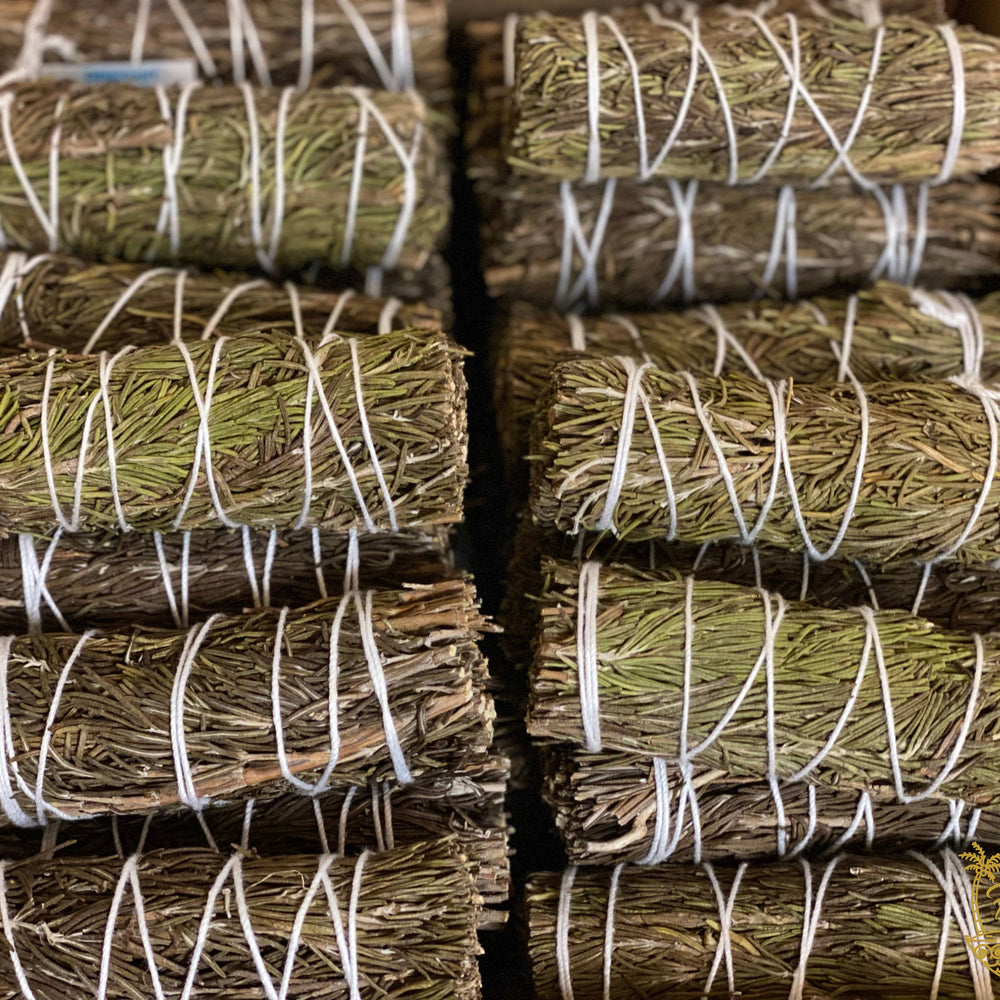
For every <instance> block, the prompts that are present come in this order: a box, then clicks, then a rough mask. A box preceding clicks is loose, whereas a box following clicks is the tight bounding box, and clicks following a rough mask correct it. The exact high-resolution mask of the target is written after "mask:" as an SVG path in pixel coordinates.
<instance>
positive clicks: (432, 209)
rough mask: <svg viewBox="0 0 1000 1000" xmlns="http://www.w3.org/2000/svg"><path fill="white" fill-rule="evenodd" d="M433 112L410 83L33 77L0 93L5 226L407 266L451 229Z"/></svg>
mask: <svg viewBox="0 0 1000 1000" xmlns="http://www.w3.org/2000/svg"><path fill="white" fill-rule="evenodd" d="M432 118H433V115H432V114H431V113H429V112H428V111H427V109H426V107H425V106H424V104H423V102H422V101H421V99H420V98H419V97H417V96H416V94H415V93H413V92H407V93H406V94H399V95H396V94H389V93H383V92H377V91H366V90H364V89H360V88H354V89H325V88H318V89H313V90H308V91H304V92H301V93H296V92H295V91H294V90H293V89H292V88H286V89H284V90H277V89H262V90H256V91H255V90H253V89H252V88H250V86H249V85H244V86H243V87H200V86H197V85H189V86H185V87H183V88H181V89H179V90H175V91H171V92H170V94H169V96H168V95H167V92H166V91H164V90H162V89H155V90H148V89H143V88H137V87H127V86H122V85H119V84H109V85H103V86H94V87H85V86H71V87H69V88H67V87H66V86H65V84H59V83H37V84H28V85H25V86H23V87H21V88H18V89H17V90H14V91H8V92H6V93H5V94H3V95H2V96H0V127H2V133H0V134H2V144H0V206H2V207H0V230H2V232H3V234H4V238H5V241H6V245H7V246H11V245H13V246H17V247H20V248H21V249H23V250H30V251H67V252H70V253H79V254H80V255H81V256H85V257H93V258H96V259H105V258H109V257H116V258H120V259H122V260H129V261H165V262H176V261H185V262H189V263H193V264H201V265H204V266H206V267H234V268H248V267H259V268H261V269H262V270H264V271H266V272H268V273H275V274H278V273H287V272H289V271H296V270H300V269H302V268H305V267H307V266H308V265H310V264H311V263H312V262H320V263H322V264H325V265H326V266H328V267H330V268H333V269H334V270H336V271H337V272H339V273H341V274H344V273H349V272H352V271H354V272H359V271H360V272H363V271H364V270H365V269H366V268H376V267H377V268H379V269H384V270H388V271H393V270H397V269H398V270H399V271H400V272H403V273H411V274H412V273H413V272H416V271H418V270H420V268H422V267H423V265H424V264H425V263H426V262H427V260H428V258H429V257H430V256H431V255H432V254H433V253H434V252H435V251H436V250H438V249H439V248H440V246H441V244H442V242H443V240H444V239H445V237H446V229H447V225H448V217H449V182H448V172H447V170H446V169H444V153H443V150H442V143H441V139H440V138H439V136H438V135H437V134H436V132H435V130H434V129H432V128H428V124H429V123H430V122H431V120H432ZM366 290H369V291H373V292H374V294H378V290H377V289H375V288H368V289H366Z"/></svg>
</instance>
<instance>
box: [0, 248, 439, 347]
mask: <svg viewBox="0 0 1000 1000" xmlns="http://www.w3.org/2000/svg"><path fill="white" fill-rule="evenodd" d="M296 316H298V317H299V318H300V319H301V324H302V332H303V335H304V336H307V337H315V338H317V339H320V338H322V336H323V335H324V334H329V333H331V332H334V331H350V332H351V333H385V332H388V331H389V330H394V329H413V328H421V329H426V330H442V329H444V326H443V325H442V324H443V318H442V314H441V312H440V311H439V310H438V309H436V308H434V307H432V306H430V305H427V304H422V303H416V304H412V305H407V304H404V303H402V302H400V301H399V300H398V299H391V298H389V299H380V298H375V297H373V296H370V295H363V294H358V293H355V292H351V291H347V292H331V291H327V290H325V289H319V288H312V287H309V286H303V285H285V286H284V287H281V286H279V285H276V284H274V283H272V282H270V281H267V280H265V279H263V278H253V277H251V276H249V275H247V274H239V273H233V272H231V271H213V272H211V273H204V272H199V271H194V270H183V271H182V270H175V269H173V268H165V267H158V268H151V267H149V266H147V265H143V264H127V263H121V262H118V263H111V264H95V263H93V262H92V261H83V260H79V259H77V258H74V257H68V256H65V255H63V254H39V255H37V256H29V255H28V254H24V253H18V252H14V253H7V254H0V351H3V352H4V353H8V352H15V351H22V350H29V349H32V350H49V349H50V348H53V347H55V348H60V349H62V350H65V351H68V352H69V353H71V354H90V353H95V352H97V351H102V350H108V351H117V350H120V349H121V348H122V347H127V346H133V347H148V346H151V345H153V344H163V343H168V342H170V341H171V340H174V339H175V338H176V339H180V340H209V339H211V338H212V337H215V336H226V337H228V336H232V335H234V334H237V333H240V334H242V333H247V332H252V331H260V330H271V331H283V332H285V333H292V334H294V333H297V332H298V329H297V325H296Z"/></svg>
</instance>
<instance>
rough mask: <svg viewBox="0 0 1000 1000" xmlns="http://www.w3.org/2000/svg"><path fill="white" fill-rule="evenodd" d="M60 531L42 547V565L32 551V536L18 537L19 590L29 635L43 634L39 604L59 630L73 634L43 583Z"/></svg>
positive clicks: (21, 535)
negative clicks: (52, 617)
mask: <svg viewBox="0 0 1000 1000" xmlns="http://www.w3.org/2000/svg"><path fill="white" fill-rule="evenodd" d="M62 534H63V529H62V528H57V529H56V531H55V533H54V534H53V535H52V537H51V538H50V539H49V543H48V545H47V546H46V547H45V555H44V556H43V557H42V561H41V563H39V561H38V553H37V551H36V549H35V539H34V538H33V537H32V536H31V535H25V534H20V535H18V536H17V544H18V553H19V555H20V559H21V590H22V592H23V595H24V615H25V619H26V620H27V625H28V631H29V632H32V633H38V632H41V631H42V601H45V604H46V606H47V607H48V609H49V610H50V611H51V612H52V614H53V615H54V616H55V619H56V621H57V622H58V623H59V626H60V628H61V629H62V630H63V631H64V632H72V631H73V630H72V629H71V628H70V627H69V625H68V624H67V623H66V619H65V618H64V617H63V615H62V612H61V611H60V610H59V607H58V605H57V604H56V602H55V599H54V598H53V597H52V594H51V593H50V592H49V588H48V586H47V585H46V583H45V580H46V577H47V576H48V573H49V569H50V568H51V566H52V558H53V556H54V555H55V553H56V549H57V548H58V547H59V541H60V539H61V538H62Z"/></svg>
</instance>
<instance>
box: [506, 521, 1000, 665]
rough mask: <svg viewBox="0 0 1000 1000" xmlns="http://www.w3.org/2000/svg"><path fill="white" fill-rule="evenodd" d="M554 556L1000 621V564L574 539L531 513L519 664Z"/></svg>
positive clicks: (515, 594)
mask: <svg viewBox="0 0 1000 1000" xmlns="http://www.w3.org/2000/svg"><path fill="white" fill-rule="evenodd" d="M546 557H554V558H557V559H560V560H574V561H575V562H577V563H578V564H579V563H581V562H583V561H584V560H586V559H592V560H597V561H599V562H602V563H607V564H608V565H623V566H632V567H634V568H636V569H642V570H645V571H648V573H649V574H650V575H651V576H657V575H660V574H661V573H662V575H663V576H664V578H665V579H670V578H672V577H673V576H674V574H676V573H681V574H683V575H684V576H690V575H692V574H693V575H695V576H697V578H698V579H704V580H717V581H724V582H726V581H727V582H729V583H735V584H739V585H740V586H742V587H764V588H766V589H767V590H771V591H774V592H775V593H780V594H783V595H784V596H785V597H786V598H788V599H789V600H793V601H795V600H797V601H808V602H810V603H813V604H818V605H822V606H823V607H829V608H850V607H855V606H857V605H859V604H869V605H871V606H872V607H874V608H876V609H877V608H894V609H897V610H901V611H909V612H910V613H911V614H915V615H919V616H920V617H921V618H924V619H926V620H927V621H930V622H933V623H934V624H935V625H940V626H941V627H943V628H949V629H957V630H960V631H966V632H991V631H994V630H995V629H996V623H997V621H1000V571H997V570H974V569H963V568H956V567H954V566H943V565H935V566H931V567H930V568H929V569H928V568H927V566H925V565H922V564H905V563H904V564H900V565H896V566H887V567H883V568H880V569H877V570H876V569H871V570H869V569H867V568H866V567H865V566H864V565H863V564H862V563H860V562H854V561H851V560H846V559H831V560H829V561H827V562H820V563H817V562H811V561H810V560H809V559H808V558H807V557H805V558H804V557H803V556H801V555H798V554H795V553H792V552H788V551H787V550H785V549H777V548H773V547H766V546H742V545H727V544H719V545H706V546H701V545H684V544H682V543H679V542H666V541H663V540H662V539H653V540H651V541H649V542H636V543H631V542H622V541H619V540H618V539H617V538H615V537H614V536H613V535H611V534H610V533H604V534H600V535H597V534H595V535H587V536H586V537H584V538H582V539H581V538H572V537H568V536H566V535H563V534H559V533H557V532H552V531H543V530H542V529H541V528H538V527H537V526H535V525H534V524H532V523H531V521H530V519H529V518H528V517H524V518H523V519H522V521H521V523H520V525H519V527H518V530H517V534H516V535H515V537H514V543H513V551H512V554H511V558H510V562H509V564H508V566H507V577H506V579H507V585H506V588H505V592H504V600H503V604H502V624H503V628H504V631H503V636H502V638H501V643H502V644H503V648H504V652H505V653H506V655H507V657H508V659H509V660H510V661H511V663H512V664H513V665H514V666H515V667H517V668H519V669H523V670H524V671H526V669H527V665H528V664H529V663H530V662H531V642H532V640H533V638H534V636H535V632H536V631H537V627H538V614H537V607H536V600H535V599H536V598H537V596H538V595H539V594H540V593H542V591H543V589H544V587H545V576H544V573H543V569H542V566H543V563H544V562H546Z"/></svg>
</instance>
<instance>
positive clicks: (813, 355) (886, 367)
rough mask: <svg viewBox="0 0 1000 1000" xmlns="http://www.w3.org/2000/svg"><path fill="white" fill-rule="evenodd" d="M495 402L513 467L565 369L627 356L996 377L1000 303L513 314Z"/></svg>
mask: <svg viewBox="0 0 1000 1000" xmlns="http://www.w3.org/2000/svg"><path fill="white" fill-rule="evenodd" d="M494 343H495V346H494V354H495V357H496V365H495V370H496V377H495V380H494V386H495V394H494V401H495V404H496V411H497V414H498V423H499V430H500V438H501V441H502V443H503V446H504V450H505V453H506V458H507V460H508V463H509V464H510V465H511V466H513V464H514V463H515V462H516V460H517V459H518V458H520V457H521V456H522V455H524V454H525V452H526V451H527V449H528V444H529V438H530V428H531V418H532V416H533V414H534V409H535V404H536V402H537V400H538V397H539V396H541V395H542V394H543V392H544V390H545V387H546V385H547V384H548V382H549V380H550V378H551V375H552V368H553V367H554V366H555V364H557V363H558V362H559V361H564V360H566V359H567V358H572V357H578V356H580V355H586V356H587V357H613V356H616V355H628V356H629V357H633V358H635V359H637V360H639V361H651V362H653V363H654V364H655V365H656V366H657V367H658V368H663V369H665V370H667V371H691V372H695V373H697V374H715V375H720V374H726V373H729V372H734V371H735V372H744V373H746V374H750V375H754V376H764V377H767V378H789V379H795V381H796V383H798V382H823V381H836V380H840V381H843V380H844V379H845V378H846V377H847V373H848V372H852V373H853V374H854V376H855V377H856V378H857V379H859V380H860V381H862V382H873V381H876V380H879V379H884V378H887V377H894V378H914V377H928V378H942V379H946V378H951V377H953V376H956V375H961V374H963V373H964V372H968V371H969V370H970V369H971V372H970V374H974V375H975V376H977V377H979V378H981V379H982V380H983V381H984V382H992V381H993V380H994V379H995V378H996V377H997V375H998V374H1000V296H998V295H991V296H989V297H988V298H986V299H984V300H982V301H981V302H975V303H974V302H972V301H970V300H969V299H967V298H966V297H965V296H962V295H953V294H950V293H946V292H936V293H935V292H925V291H922V290H916V289H907V288H903V287H901V286H899V285H893V284H891V283H889V282H880V283H879V284H878V285H876V286H875V287H874V288H873V289H871V290H870V291H864V292H861V293H859V294H857V295H852V296H850V297H849V298H844V297H838V298H832V297H831V298H816V299H812V300H805V301H799V302H795V303H782V302H769V301H759V302H751V303H745V302H744V303H738V304H737V303H734V304H731V305H721V306H718V307H716V306H710V305H708V306H702V307H697V308H694V309H688V310H685V311H683V312H655V313H652V312H651V313H633V314H630V315H627V316H622V315H600V316H575V315H564V314H561V313H557V312H555V311H552V310H544V311H543V310H540V309H537V308H535V307H533V306H530V305H527V304H526V303H522V302H518V303H514V304H512V305H511V306H510V308H509V309H508V310H506V312H505V313H504V314H503V315H502V317H501V319H500V321H499V323H498V326H497V329H496V332H495V338H494Z"/></svg>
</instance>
